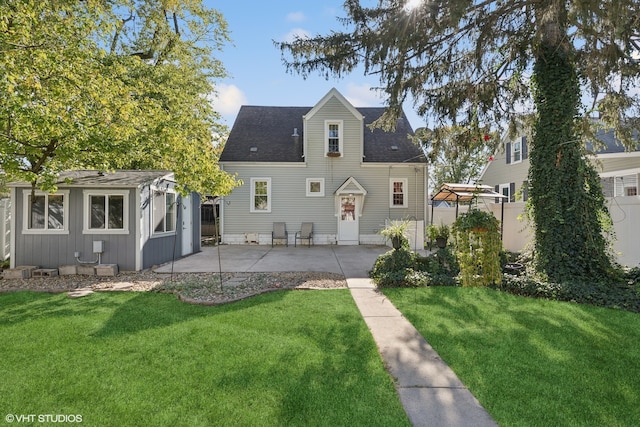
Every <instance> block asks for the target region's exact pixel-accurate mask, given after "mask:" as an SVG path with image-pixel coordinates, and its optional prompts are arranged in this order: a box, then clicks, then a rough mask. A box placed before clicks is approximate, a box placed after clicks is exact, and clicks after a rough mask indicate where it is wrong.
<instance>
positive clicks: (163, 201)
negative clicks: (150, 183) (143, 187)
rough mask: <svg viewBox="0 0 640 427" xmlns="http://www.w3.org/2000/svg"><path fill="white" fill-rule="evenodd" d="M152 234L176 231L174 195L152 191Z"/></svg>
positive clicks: (167, 192)
mask: <svg viewBox="0 0 640 427" xmlns="http://www.w3.org/2000/svg"><path fill="white" fill-rule="evenodd" d="M152 204H153V234H163V233H174V232H175V231H176V212H177V209H176V193H173V192H170V191H161V190H153V201H152Z"/></svg>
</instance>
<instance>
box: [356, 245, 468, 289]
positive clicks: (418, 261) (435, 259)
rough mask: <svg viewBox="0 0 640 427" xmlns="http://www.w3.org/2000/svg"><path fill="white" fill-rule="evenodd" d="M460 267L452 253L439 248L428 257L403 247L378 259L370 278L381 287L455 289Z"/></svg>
mask: <svg viewBox="0 0 640 427" xmlns="http://www.w3.org/2000/svg"><path fill="white" fill-rule="evenodd" d="M459 271H460V268H459V267H458V263H457V262H456V259H455V256H454V255H453V253H452V252H451V251H450V250H449V249H447V248H444V249H440V250H438V252H436V253H435V254H432V255H429V256H427V257H423V256H420V255H418V254H416V253H414V252H411V251H409V250H407V249H405V248H401V249H398V250H391V251H389V252H386V253H384V254H382V255H380V256H379V257H378V259H377V260H376V262H375V264H374V265H373V270H371V272H370V273H369V276H370V277H371V278H372V279H373V281H374V282H375V283H376V284H377V285H378V286H380V287H383V288H384V287H424V286H457V282H456V280H455V276H457V275H458V273H459Z"/></svg>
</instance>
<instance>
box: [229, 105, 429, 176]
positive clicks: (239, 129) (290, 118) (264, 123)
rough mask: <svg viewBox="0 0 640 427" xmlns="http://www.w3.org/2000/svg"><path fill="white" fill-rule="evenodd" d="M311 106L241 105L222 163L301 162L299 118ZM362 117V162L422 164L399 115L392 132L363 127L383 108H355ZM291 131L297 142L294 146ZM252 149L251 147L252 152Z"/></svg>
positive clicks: (406, 124) (377, 115)
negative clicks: (296, 130) (294, 131)
mask: <svg viewBox="0 0 640 427" xmlns="http://www.w3.org/2000/svg"><path fill="white" fill-rule="evenodd" d="M312 108H313V107H264V106H246V105H245V106H242V107H241V108H240V111H239V113H238V117H237V118H236V121H235V123H234V124H233V128H232V129H231V133H230V134H229V138H228V139H227V142H226V144H225V147H224V150H223V151H222V154H221V155H220V161H222V162H303V161H304V158H303V157H302V154H303V153H302V149H303V146H302V141H303V137H304V135H303V134H302V129H303V119H302V116H304V115H305V114H307V113H308V112H309V111H310V110H311V109H312ZM356 109H357V110H358V112H360V114H362V115H363V116H364V123H365V128H364V156H365V157H364V161H365V162H385V163H389V162H391V163H400V162H408V163H424V162H425V159H424V156H423V155H422V154H423V153H422V150H421V149H420V148H419V147H418V146H416V145H415V144H413V143H412V142H411V140H409V138H408V135H413V129H411V125H410V124H409V121H408V120H407V117H406V116H405V115H404V113H403V115H402V117H401V118H400V119H399V120H398V123H397V127H396V131H395V132H385V131H383V130H381V129H376V130H374V131H371V130H370V129H369V128H367V127H366V125H368V124H370V123H372V122H373V121H374V120H376V119H377V118H379V117H380V116H381V115H382V114H383V113H384V108H356ZM294 128H297V129H298V134H299V135H300V140H299V142H298V143H294V138H293V137H292V134H293V130H294ZM252 147H255V148H254V149H253V150H252Z"/></svg>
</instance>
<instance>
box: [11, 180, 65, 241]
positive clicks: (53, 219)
mask: <svg viewBox="0 0 640 427" xmlns="http://www.w3.org/2000/svg"><path fill="white" fill-rule="evenodd" d="M23 200H24V218H23V221H24V227H23V231H22V232H23V233H24V234H68V233H69V191H58V192H57V193H55V194H48V193H42V192H39V191H36V192H35V193H34V194H32V192H31V190H24V192H23Z"/></svg>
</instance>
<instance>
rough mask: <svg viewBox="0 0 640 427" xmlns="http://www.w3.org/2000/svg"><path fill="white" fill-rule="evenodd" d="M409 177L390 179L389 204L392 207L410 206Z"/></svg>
mask: <svg viewBox="0 0 640 427" xmlns="http://www.w3.org/2000/svg"><path fill="white" fill-rule="evenodd" d="M408 185H409V184H408V180H407V178H391V180H390V181H389V196H390V200H389V206H390V207H392V208H406V207H407V206H408V200H407V194H408V193H407V189H408Z"/></svg>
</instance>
